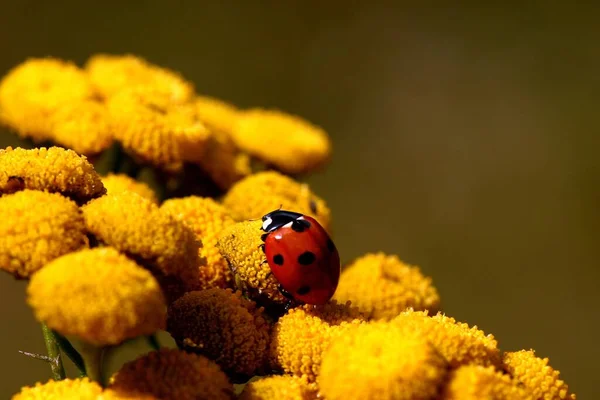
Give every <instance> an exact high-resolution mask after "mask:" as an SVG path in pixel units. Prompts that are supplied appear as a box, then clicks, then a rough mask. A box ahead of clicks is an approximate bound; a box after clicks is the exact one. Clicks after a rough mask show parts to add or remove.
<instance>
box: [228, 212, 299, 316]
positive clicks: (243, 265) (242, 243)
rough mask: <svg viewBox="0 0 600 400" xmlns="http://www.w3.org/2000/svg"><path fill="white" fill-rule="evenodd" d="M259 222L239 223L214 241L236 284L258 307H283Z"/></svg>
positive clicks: (283, 299) (229, 227)
mask: <svg viewBox="0 0 600 400" xmlns="http://www.w3.org/2000/svg"><path fill="white" fill-rule="evenodd" d="M261 225H262V221H260V220H257V221H246V222H238V223H235V224H233V225H231V226H228V227H227V228H225V229H223V231H222V232H221V234H220V235H219V238H218V239H217V249H219V252H220V253H221V255H222V256H223V258H225V260H227V262H228V263H229V267H230V269H231V271H232V272H233V275H234V277H235V281H236V285H237V287H238V288H239V289H241V290H242V291H243V292H244V293H245V294H247V295H248V296H249V297H250V298H252V299H253V300H255V301H257V302H258V303H259V304H264V305H265V306H267V305H269V306H270V305H274V306H276V305H282V304H285V303H287V299H286V298H285V297H284V296H283V295H282V294H281V292H280V291H279V282H278V281H277V279H275V277H274V276H273V274H272V272H271V268H270V267H269V264H267V263H266V262H264V261H265V253H263V251H262V250H261V249H260V246H261V244H263V241H262V240H261V238H260V237H261V235H262V234H263V233H264V232H263V231H261V230H260V227H261Z"/></svg>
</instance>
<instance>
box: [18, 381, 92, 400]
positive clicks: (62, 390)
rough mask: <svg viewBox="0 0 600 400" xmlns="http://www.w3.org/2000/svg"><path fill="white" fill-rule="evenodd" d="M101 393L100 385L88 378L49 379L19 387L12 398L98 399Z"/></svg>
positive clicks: (32, 399) (23, 399)
mask: <svg viewBox="0 0 600 400" xmlns="http://www.w3.org/2000/svg"><path fill="white" fill-rule="evenodd" d="M101 393H102V387H100V385H98V384H97V383H96V382H93V381H91V380H90V379H89V378H78V379H63V380H61V381H55V380H53V379H50V380H49V381H48V382H46V383H41V382H38V383H36V384H35V386H26V387H23V388H21V391H20V392H19V393H17V394H15V395H14V396H13V397H12V400H99V397H98V396H100V395H101Z"/></svg>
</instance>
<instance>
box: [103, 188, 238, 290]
mask: <svg viewBox="0 0 600 400" xmlns="http://www.w3.org/2000/svg"><path fill="white" fill-rule="evenodd" d="M109 190H110V189H109ZM160 208H161V209H162V210H163V211H165V212H168V213H170V214H171V215H173V216H174V217H175V218H177V219H178V220H180V221H183V222H184V223H186V224H187V225H188V226H189V227H190V228H191V229H192V230H193V231H194V233H195V234H196V237H197V238H198V240H201V241H202V247H200V257H201V258H204V259H206V263H205V264H203V265H201V266H200V269H199V274H200V289H209V288H212V287H219V288H227V287H231V286H232V285H233V275H232V273H231V271H230V270H229V266H228V265H227V261H225V259H224V258H223V256H221V253H219V250H218V249H217V247H216V245H217V235H219V234H220V233H221V231H222V230H223V229H225V228H227V227H229V226H232V225H233V224H234V223H235V222H234V221H233V219H232V218H231V216H230V215H229V213H228V212H227V210H226V209H225V208H224V207H223V206H221V205H220V204H218V203H217V202H216V201H214V200H213V199H211V198H205V197H197V196H188V197H184V198H175V199H169V200H166V201H165V202H164V203H163V204H162V205H161V207H160Z"/></svg>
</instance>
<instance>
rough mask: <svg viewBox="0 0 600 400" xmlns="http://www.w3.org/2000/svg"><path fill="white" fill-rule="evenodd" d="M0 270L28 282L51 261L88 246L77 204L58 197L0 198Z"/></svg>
mask: <svg viewBox="0 0 600 400" xmlns="http://www.w3.org/2000/svg"><path fill="white" fill-rule="evenodd" d="M0 221H2V223H0V269H3V270H5V271H7V272H9V273H11V274H13V275H14V276H15V277H16V278H28V277H30V276H31V275H32V274H33V273H35V272H36V271H38V270H39V269H40V268H42V267H43V266H44V265H46V264H47V263H48V262H50V261H51V260H53V259H55V258H57V257H60V256H62V255H64V254H67V253H69V252H72V251H75V250H78V249H80V248H82V247H86V246H87V245H88V239H87V236H86V232H85V224H84V222H83V216H82V215H81V213H80V212H79V208H78V207H77V204H75V203H74V202H73V201H71V200H69V199H67V198H65V197H63V196H61V195H60V194H58V193H46V192H38V191H35V190H23V191H21V192H17V193H15V194H11V195H7V196H3V197H0Z"/></svg>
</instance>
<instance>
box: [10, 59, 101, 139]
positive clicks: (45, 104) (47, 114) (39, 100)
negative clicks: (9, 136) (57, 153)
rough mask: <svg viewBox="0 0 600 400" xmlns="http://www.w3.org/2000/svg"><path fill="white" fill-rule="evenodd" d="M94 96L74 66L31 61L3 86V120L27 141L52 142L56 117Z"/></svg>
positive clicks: (83, 75)
mask: <svg viewBox="0 0 600 400" xmlns="http://www.w3.org/2000/svg"><path fill="white" fill-rule="evenodd" d="M93 95H94V91H93V89H92V87H91V85H90V83H89V81H88V80H87V77H86V75H85V73H84V72H83V71H82V70H81V69H79V68H78V67H77V66H76V65H75V64H73V63H72V62H69V61H63V60H60V59H57V58H31V59H28V60H27V61H25V62H23V63H21V64H19V65H17V66H16V67H14V68H13V69H12V70H10V71H9V72H8V73H7V74H6V75H5V76H4V78H3V79H2V81H1V82H0V119H2V121H3V122H4V123H5V124H7V125H8V126H10V127H11V128H12V129H14V130H15V131H16V132H17V133H18V134H19V135H21V136H23V137H31V138H32V139H33V140H35V141H38V142H39V141H44V140H48V139H50V138H51V136H52V135H51V131H52V126H51V125H52V124H51V116H52V114H53V113H54V112H56V111H57V110H58V109H59V108H61V107H63V106H65V105H67V104H69V103H77V102H80V101H83V100H85V99H90V98H92V97H93Z"/></svg>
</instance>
